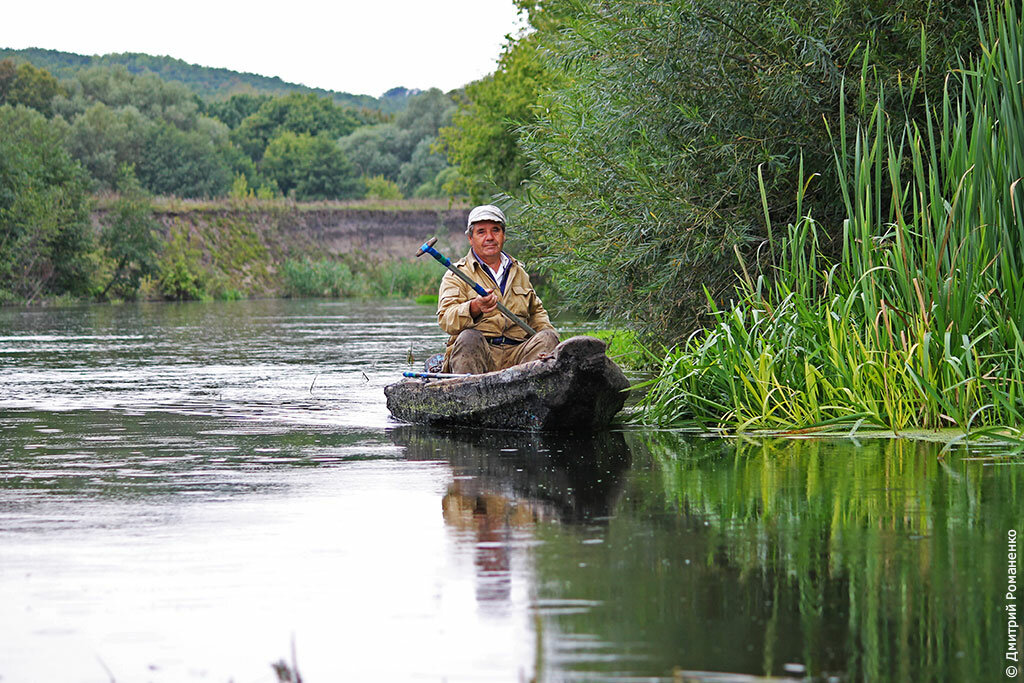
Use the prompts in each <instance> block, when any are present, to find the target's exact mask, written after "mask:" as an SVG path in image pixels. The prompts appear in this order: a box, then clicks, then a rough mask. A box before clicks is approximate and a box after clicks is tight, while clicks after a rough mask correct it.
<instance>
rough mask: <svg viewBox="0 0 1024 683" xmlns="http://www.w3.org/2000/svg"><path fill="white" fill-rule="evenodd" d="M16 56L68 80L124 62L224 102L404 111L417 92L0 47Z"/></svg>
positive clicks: (132, 56) (1, 54)
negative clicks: (304, 98) (296, 97)
mask: <svg viewBox="0 0 1024 683" xmlns="http://www.w3.org/2000/svg"><path fill="white" fill-rule="evenodd" d="M6 57H12V58H14V59H16V60H24V61H26V62H29V63H31V64H33V65H34V66H37V67H41V68H44V69H46V70H47V71H49V72H50V73H52V74H53V75H54V76H56V77H57V78H58V79H62V78H69V77H71V76H73V75H74V74H75V72H77V71H80V70H82V69H87V68H89V67H92V66H124V67H125V68H126V69H128V70H129V71H131V72H133V73H146V72H148V73H153V74H156V75H157V76H159V77H160V78H162V79H164V80H165V81H177V82H179V83H183V84H184V85H186V86H188V87H189V88H190V89H192V90H193V91H194V92H195V93H196V94H197V95H199V96H200V97H203V98H206V99H212V100H222V99H227V98H228V97H230V96H231V95H236V94H241V93H248V94H255V95H261V94H265V95H286V94H289V93H293V92H311V93H315V94H317V95H319V96H321V97H330V98H331V99H333V100H334V102H335V103H337V104H340V105H345V106H349V107H354V108H357V109H358V108H362V107H366V108H368V109H380V110H382V111H384V112H389V113H391V112H397V111H401V110H403V109H405V105H406V103H407V101H408V98H409V96H410V95H413V94H416V93H417V92H419V91H418V90H408V89H406V88H392V89H391V90H389V91H388V92H387V93H385V94H384V95H383V96H381V97H380V98H377V97H371V96H370V95H353V94H351V93H346V92H337V91H334V90H324V89H322V88H310V87H308V86H305V85H300V84H297V83H288V82H286V81H283V80H281V79H280V78H278V77H276V76H273V77H271V76H260V75H259V74H253V73H240V72H238V71H232V70H231V69H220V68H214V67H206V66H199V65H198V64H189V63H187V62H184V61H182V60H180V59H175V58H174V57H155V56H152V55H147V54H141V53H137V52H124V53H119V54H106V55H93V56H87V55H79V54H75V53H73V52H61V51H59V50H45V49H41V48H34V47H30V48H25V49H23V50H12V49H7V48H0V59H4V58H6Z"/></svg>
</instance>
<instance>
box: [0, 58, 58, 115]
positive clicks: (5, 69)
mask: <svg viewBox="0 0 1024 683" xmlns="http://www.w3.org/2000/svg"><path fill="white" fill-rule="evenodd" d="M61 92H63V90H62V88H61V87H60V84H59V83H57V79H56V78H54V77H53V75H52V74H51V73H50V72H49V71H47V70H46V69H40V68H38V67H36V66H33V65H32V64H30V63H28V62H22V63H21V64H15V63H14V60H13V59H10V58H8V59H4V60H3V61H0V105H2V104H10V105H18V104H22V105H24V106H26V107H30V108H32V109H35V110H36V111H38V112H40V113H41V114H43V115H44V116H47V117H49V116H52V115H53V107H52V106H51V102H52V101H53V98H54V97H55V96H56V95H58V94H60V93H61Z"/></svg>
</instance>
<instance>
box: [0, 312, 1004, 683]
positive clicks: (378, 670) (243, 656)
mask: <svg viewBox="0 0 1024 683" xmlns="http://www.w3.org/2000/svg"><path fill="white" fill-rule="evenodd" d="M442 343H443V336H442V335H441V334H440V333H439V331H438V330H437V327H436V323H435V322H434V318H433V315H432V310H430V309H429V308H424V307H419V306H415V305H413V304H405V303H396V302H370V303H352V302H318V301H300V302H296V301H252V302H230V303H206V304H167V305H162V304H146V305H138V306H116V307H112V306H91V307H82V308H73V309H56V310H47V309H36V310H30V311H22V310H13V309H10V310H0V605H2V607H0V609H2V614H3V618H2V619H0V643H2V644H3V645H2V646H0V680H3V681H37V680H61V681H109V680H111V679H115V680H118V681H135V680H147V681H150V680H151V681H183V680H208V681H228V680H232V681H236V682H243V681H273V680H275V676H274V672H273V670H272V668H271V666H270V664H271V662H276V661H278V660H281V659H286V660H289V661H290V660H291V659H292V648H293V647H294V653H295V659H296V661H297V662H298V666H299V669H300V670H301V672H302V675H303V678H304V680H306V681H308V682H309V683H316V682H317V681H335V680H424V681H442V680H443V681H521V680H538V681H574V680H579V681H593V680H608V681H632V680H664V681H672V680H679V679H683V678H686V677H689V678H693V679H695V680H713V679H712V678H710V674H706V673H704V674H702V673H699V672H719V673H722V672H725V673H733V674H749V675H754V676H765V675H774V676H791V677H795V678H809V679H812V680H879V681H883V680H893V681H895V680H900V681H903V680H951V681H961V680H964V681H971V680H977V681H982V680H1004V673H1003V672H1004V668H1005V667H1004V662H1003V653H1004V652H1005V649H1006V635H1007V631H1006V626H1007V625H1006V618H1005V611H1004V609H1003V608H1004V607H1005V600H1004V599H1003V595H1004V593H1005V590H1006V563H1007V558H1006V546H1007V542H1006V535H1007V532H1008V530H1009V529H1018V530H1019V529H1020V518H1021V515H1020V510H1021V509H1022V505H1021V500H1020V498H1021V496H1022V495H1024V493H1022V487H1021V484H1022V483H1024V476H1022V468H1021V466H1020V465H1016V464H1008V463H1006V462H1005V461H1002V460H990V459H985V458H988V457H990V456H992V455H998V449H989V450H984V449H981V448H971V449H967V448H960V449H954V450H953V451H951V452H948V453H940V450H941V447H940V446H938V445H935V444H930V443H924V442H914V441H894V440H862V441H856V440H851V439H839V440H832V441H822V440H750V439H718V438H708V437H707V436H701V435H694V434H686V433H680V432H658V431H637V430H625V431H623V430H618V431H613V432H611V433H608V434H604V435H599V436H596V437H588V438H580V437H572V438H566V437H554V436H541V435H529V434H516V433H506V432H488V431H461V432H438V431H431V430H425V429H422V428H417V427H412V426H408V425H401V424H399V423H397V422H394V421H392V420H391V419H390V417H389V416H388V413H387V410H386V408H385V405H384V399H383V393H382V390H383V387H384V385H385V384H387V383H389V382H392V381H395V380H396V378H397V377H398V376H399V374H400V372H401V371H402V370H404V369H407V368H408V363H409V360H410V357H411V358H412V359H413V361H414V362H420V361H422V359H423V358H424V357H426V356H427V355H429V354H430V353H433V352H434V351H436V350H439V346H440V345H441V344H442ZM977 458H982V459H977ZM695 672H697V673H695Z"/></svg>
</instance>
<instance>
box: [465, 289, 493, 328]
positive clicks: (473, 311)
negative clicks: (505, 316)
mask: <svg viewBox="0 0 1024 683" xmlns="http://www.w3.org/2000/svg"><path fill="white" fill-rule="evenodd" d="M497 307H498V297H496V296H494V290H493V289H488V290H487V296H478V297H477V298H475V299H473V300H472V301H470V302H469V314H470V315H471V316H473V320H476V319H477V318H479V317H480V316H481V315H485V314H487V313H490V312H491V311H493V310H494V309H496V308H497Z"/></svg>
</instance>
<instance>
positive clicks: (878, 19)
mask: <svg viewBox="0 0 1024 683" xmlns="http://www.w3.org/2000/svg"><path fill="white" fill-rule="evenodd" d="M547 5H548V6H549V9H550V10H551V11H553V12H557V14H558V16H560V17H561V18H562V20H563V24H562V25H561V26H560V28H559V30H557V31H547V32H545V31H541V30H538V31H537V32H536V34H531V36H530V40H534V41H537V42H538V49H537V52H536V54H538V55H539V56H540V57H541V58H542V59H543V60H544V62H543V64H544V66H545V68H547V69H549V70H550V71H552V72H554V73H556V74H558V79H557V83H558V84H557V86H556V87H550V88H547V89H545V90H544V91H543V92H542V93H541V96H540V99H539V102H538V103H537V105H535V106H534V107H533V108H532V109H531V112H532V113H533V114H534V120H533V122H532V123H530V122H528V123H527V125H525V126H524V127H522V128H520V129H519V132H518V137H517V140H516V144H517V146H518V149H519V150H520V152H521V153H522V155H523V156H524V158H525V159H526V163H527V168H528V174H529V180H528V182H527V183H526V184H525V186H524V187H522V188H515V189H513V191H512V192H510V193H509V195H510V196H509V199H508V202H509V204H510V205H511V208H513V209H514V213H515V214H517V216H516V220H517V221H518V222H519V223H520V224H521V226H522V227H523V228H524V231H523V233H521V234H524V235H525V236H526V240H525V242H526V243H527V245H529V249H530V251H531V252H532V255H533V257H534V258H535V259H536V260H538V261H539V262H540V265H541V266H542V267H545V268H546V269H548V270H549V271H551V272H552V273H553V274H554V275H555V276H556V277H557V282H558V283H559V285H560V289H561V290H562V292H563V293H564V294H566V295H567V296H568V298H569V300H570V301H571V302H573V303H575V304H577V305H578V306H580V307H582V308H584V309H587V310H590V311H592V312H595V313H599V314H603V315H605V316H608V317H613V318H618V319H621V320H625V321H631V322H632V323H633V324H635V325H636V326H638V327H641V328H643V329H646V330H648V331H650V332H653V333H657V334H658V335H659V336H661V337H663V338H669V339H671V338H673V337H677V336H679V335H682V334H684V333H686V332H687V331H689V330H690V329H692V328H693V327H694V325H695V324H696V321H697V320H698V316H699V313H700V311H701V309H702V308H703V305H702V304H703V303H704V302H705V295H704V292H703V289H704V287H708V288H709V289H710V291H711V292H712V294H713V295H715V296H717V295H719V294H721V293H723V292H725V291H728V288H729V286H731V284H732V283H733V282H734V274H735V273H736V272H738V271H739V270H740V268H741V263H740V261H739V260H738V259H737V254H743V255H744V258H745V261H746V263H747V264H748V265H749V267H750V269H751V271H753V270H754V269H755V268H756V267H757V260H758V259H759V258H767V257H768V256H769V255H768V254H766V253H765V249H763V248H761V245H762V244H763V242H764V240H765V238H766V234H765V227H764V225H765V223H764V210H763V207H762V201H761V187H760V185H759V169H760V177H761V178H763V183H764V189H765V191H766V194H767V198H768V205H769V207H770V208H771V211H772V213H773V214H776V215H775V218H777V219H778V220H779V221H785V219H786V218H787V217H792V216H793V215H794V214H795V213H796V207H795V206H794V203H793V197H795V196H796V194H797V193H796V182H797V176H798V169H799V166H800V164H801V163H803V164H804V173H805V176H808V177H809V176H812V175H814V174H817V176H816V180H815V181H814V185H813V187H811V188H810V189H809V190H808V192H806V193H805V197H806V202H807V203H806V204H805V205H804V207H802V208H803V210H804V211H807V210H810V211H812V212H814V213H815V214H816V215H817V216H819V217H820V218H822V219H823V220H824V221H825V222H826V223H827V222H828V219H829V218H830V217H839V216H841V215H842V213H843V205H842V200H841V198H840V193H839V192H838V191H837V179H836V177H835V173H834V171H833V170H832V169H833V168H834V163H833V156H832V155H833V146H832V142H831V141H830V138H829V132H828V131H829V129H830V128H831V129H832V130H836V129H838V126H837V125H836V123H837V121H838V119H839V117H840V100H841V97H840V95H841V94H842V93H844V91H845V92H846V95H847V99H848V100H849V101H851V102H856V101H857V100H858V92H857V88H859V87H860V83H861V82H862V78H861V77H862V75H865V74H866V75H867V78H868V82H872V83H884V84H886V85H888V87H889V90H891V91H892V92H893V93H894V95H897V96H898V95H902V96H903V97H904V99H905V102H904V104H905V107H906V111H907V112H908V113H910V115H911V116H919V115H921V109H920V105H921V101H920V98H919V97H918V93H919V92H920V87H919V85H920V84H919V83H917V82H916V81H915V79H918V78H921V77H923V78H924V79H926V80H935V79H939V78H941V77H942V76H943V75H944V74H945V69H946V66H947V64H948V63H949V62H950V61H952V60H953V58H954V56H955V54H956V52H957V51H958V50H962V51H968V50H969V49H970V48H972V47H973V46H974V45H975V44H976V38H975V36H976V23H975V18H974V10H973V8H968V7H966V6H965V7H962V8H961V7H957V8H950V7H949V6H947V5H944V4H942V5H940V4H938V3H931V2H927V1H926V0H892V1H891V2H889V3H885V4H881V3H871V2H863V1H860V0H838V1H835V0H829V1H828V2H824V1H818V2H806V1H804V0H801V1H797V0H664V1H661V2H649V1H647V0H616V1H615V2H612V1H610V0H552V2H549V3H547ZM921 67H923V70H921V71H919V68H921ZM919 74H920V75H919ZM851 115H856V109H855V107H851ZM801 160H802V161H801Z"/></svg>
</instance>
